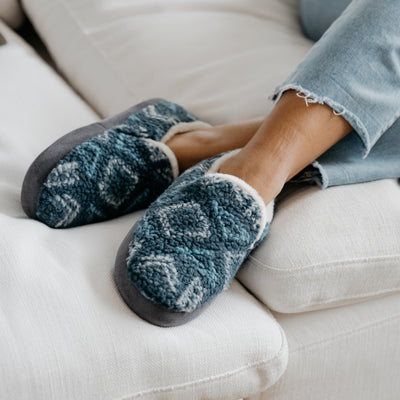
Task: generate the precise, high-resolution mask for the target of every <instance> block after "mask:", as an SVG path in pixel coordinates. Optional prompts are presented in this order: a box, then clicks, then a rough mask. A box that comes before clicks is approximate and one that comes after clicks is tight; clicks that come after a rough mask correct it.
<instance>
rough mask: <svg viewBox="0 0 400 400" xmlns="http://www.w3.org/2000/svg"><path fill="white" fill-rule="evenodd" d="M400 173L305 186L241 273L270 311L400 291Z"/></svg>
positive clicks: (283, 206)
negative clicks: (376, 178)
mask: <svg viewBox="0 0 400 400" xmlns="http://www.w3.org/2000/svg"><path fill="white" fill-rule="evenodd" d="M399 249H400V186H399V184H398V182H397V179H385V180H379V181H374V182H368V183H363V184H355V185H346V186H340V187H339V186H338V187H332V188H329V189H326V190H320V189H319V188H318V187H316V186H313V187H304V188H301V189H299V190H298V191H296V192H292V194H291V195H290V196H289V197H287V198H286V199H284V200H283V199H282V202H281V203H280V205H278V207H277V210H276V215H275V218H274V220H273V222H272V224H271V230H270V233H269V235H268V236H267V239H266V240H265V242H264V243H263V245H262V246H259V247H258V249H256V250H255V251H254V252H253V253H252V254H251V255H250V257H249V258H248V260H247V262H246V263H245V264H244V265H243V266H242V268H241V269H240V271H239V274H238V279H239V280H240V281H241V282H242V283H243V284H244V285H245V286H247V287H248V288H249V289H250V290H251V291H252V292H253V293H254V294H255V295H256V296H257V297H258V298H259V299H261V300H262V301H263V302H264V303H265V304H267V305H268V306H269V307H270V308H271V309H273V310H276V311H279V312H285V313H293V312H303V311H309V310H317V309H323V308H329V307H334V306H337V305H340V304H348V303H354V302H358V301H360V300H365V299H368V298H369V297H375V296H381V295H383V294H387V293H392V292H394V291H399V290H400V251H399Z"/></svg>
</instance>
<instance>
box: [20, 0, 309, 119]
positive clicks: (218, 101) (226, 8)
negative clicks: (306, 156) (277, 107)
mask: <svg viewBox="0 0 400 400" xmlns="http://www.w3.org/2000/svg"><path fill="white" fill-rule="evenodd" d="M23 4H24V6H25V9H26V12H27V13H28V14H29V16H30V18H31V19H32V21H33V23H34V25H35V27H36V29H37V30H38V32H39V34H40V35H41V37H42V38H43V40H44V41H45V42H46V43H47V45H48V48H49V50H50V52H51V53H52V54H53V56H54V58H55V60H56V62H57V64H58V65H59V67H60V69H61V70H62V71H63V73H64V74H65V75H66V76H67V77H68V79H69V80H70V82H71V83H72V84H73V85H74V86H75V87H76V88H77V89H78V90H79V91H80V93H82V95H83V96H84V97H85V98H86V99H87V100H88V101H89V103H90V104H91V105H92V106H93V107H94V108H95V109H96V110H97V111H98V112H100V113H101V114H102V115H111V114H114V113H117V112H119V111H121V110H122V109H124V108H127V107H128V106H130V105H132V104H135V103H137V102H138V101H141V100H146V99H148V98H151V97H163V98H166V99H168V100H173V101H176V102H177V103H181V104H182V105H184V106H185V107H187V108H189V109H190V110H191V111H193V112H194V113H195V115H198V116H199V117H200V118H202V119H206V120H207V121H208V122H210V123H218V122H225V121H233V120H240V119H244V118H252V117H258V116H260V115H263V114H265V113H266V112H267V110H268V108H270V107H271V105H272V103H271V102H270V101H268V100H267V96H268V95H269V94H271V93H272V92H273V89H274V88H275V86H276V85H277V84H279V83H281V82H282V81H283V79H284V78H286V76H287V75H288V74H289V72H290V71H291V69H292V68H293V66H294V65H295V64H296V63H297V62H298V61H300V60H301V58H302V57H303V55H304V54H305V53H306V51H307V50H308V49H309V48H310V46H311V42H310V41H309V40H307V39H305V38H304V37H302V35H301V33H300V32H301V31H300V27H299V25H298V23H297V22H296V16H297V8H296V0H284V1H283V0H252V1H248V0H218V1H204V0H155V1H147V2H146V1H143V0H118V1H115V0H86V1H85V2H82V1H78V0H74V1H71V0H58V1H56V2H55V1H53V0H24V1H23Z"/></svg>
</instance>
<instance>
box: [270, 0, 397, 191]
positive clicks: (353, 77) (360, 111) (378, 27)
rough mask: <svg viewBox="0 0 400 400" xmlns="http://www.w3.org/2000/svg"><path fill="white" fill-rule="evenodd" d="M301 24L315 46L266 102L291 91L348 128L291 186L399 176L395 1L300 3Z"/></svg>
mask: <svg viewBox="0 0 400 400" xmlns="http://www.w3.org/2000/svg"><path fill="white" fill-rule="evenodd" d="M300 18H301V23H302V26H303V30H304V33H305V35H306V36H308V37H309V38H310V39H312V40H314V41H316V40H317V42H316V43H315V44H314V46H313V47H312V48H311V50H310V51H309V53H308V54H307V55H306V56H305V58H304V59H303V61H302V62H301V63H300V64H299V65H298V66H297V68H296V69H295V71H293V73H292V74H291V75H290V76H289V77H288V78H287V79H286V80H285V81H284V82H283V83H282V84H281V85H279V86H278V87H277V88H276V90H275V93H274V94H273V96H272V99H273V100H275V101H277V100H278V99H279V97H280V95H281V94H282V93H283V92H284V91H286V90H288V89H295V90H297V91H298V92H300V94H301V95H303V96H304V98H305V101H306V102H307V103H312V102H318V103H326V104H328V105H329V106H330V107H331V108H333V110H334V112H335V113H337V114H340V115H342V116H343V118H345V119H346V120H347V121H348V122H349V123H350V124H351V126H352V127H353V129H354V130H353V131H352V132H351V133H349V134H348V135H347V136H345V137H344V138H343V139H342V140H340V141H339V142H338V143H336V144H335V145H334V146H333V147H331V148H330V149H329V150H327V151H326V152H325V153H324V154H322V155H321V156H320V157H319V158H317V159H316V160H315V161H314V162H313V163H312V164H311V165H310V166H309V167H307V168H305V170H304V171H302V172H301V173H300V174H298V175H297V176H296V177H294V180H296V179H299V181H301V180H303V179H304V180H305V181H307V180H313V181H315V182H316V183H317V184H319V185H320V186H321V188H323V189H325V188H327V187H329V186H337V185H345V184H352V183H361V182H368V181H373V180H378V179H385V178H398V177H400V119H399V117H400V22H399V21H400V1H399V0H379V1H377V0H353V1H350V0H335V1H331V0H300Z"/></svg>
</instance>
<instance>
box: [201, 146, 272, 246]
mask: <svg viewBox="0 0 400 400" xmlns="http://www.w3.org/2000/svg"><path fill="white" fill-rule="evenodd" d="M239 151H240V149H237V150H233V151H230V152H229V153H227V154H225V155H223V156H222V157H220V158H219V159H218V160H216V161H215V162H214V163H213V164H212V165H211V167H210V169H209V170H208V171H207V172H206V174H205V175H207V176H210V177H215V178H216V179H221V180H226V181H230V182H232V183H234V184H235V185H237V186H239V187H240V188H241V189H242V190H243V191H245V192H246V193H247V194H249V195H250V196H251V197H252V198H253V199H254V201H255V202H256V203H257V204H258V207H259V208H260V211H261V217H260V220H259V223H260V230H259V232H258V235H257V237H256V239H255V240H254V242H253V244H252V245H251V248H253V246H254V245H255V243H257V242H258V240H259V239H260V237H261V235H262V233H263V232H264V229H265V226H266V225H267V223H270V222H271V221H272V217H273V216H274V204H275V201H274V200H272V201H270V202H269V203H268V204H267V205H265V203H264V200H263V199H262V197H261V196H260V195H259V193H258V192H257V190H256V189H254V188H253V187H252V186H250V185H249V184H248V183H247V182H245V181H244V180H243V179H240V178H238V177H237V176H234V175H230V174H223V173H221V172H218V170H219V168H220V166H221V165H222V163H223V162H224V161H225V160H227V159H228V158H230V157H232V156H234V155H235V154H237V153H238V152H239Z"/></svg>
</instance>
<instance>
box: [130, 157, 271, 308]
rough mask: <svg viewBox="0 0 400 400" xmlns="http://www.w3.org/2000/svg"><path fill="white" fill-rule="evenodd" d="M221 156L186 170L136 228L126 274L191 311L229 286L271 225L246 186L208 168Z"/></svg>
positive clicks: (158, 297)
mask: <svg viewBox="0 0 400 400" xmlns="http://www.w3.org/2000/svg"><path fill="white" fill-rule="evenodd" d="M218 157H219V156H217V157H214V158H212V159H209V160H206V161H203V162H201V163H200V164H198V165H196V166H195V167H193V168H192V169H190V170H188V171H186V172H185V173H184V174H182V175H181V176H180V177H179V178H178V179H177V180H176V181H175V182H174V183H173V184H172V185H171V186H170V187H169V188H168V189H167V190H166V191H165V192H164V193H163V194H162V195H161V196H160V197H159V198H158V199H157V200H156V201H155V202H154V203H152V204H151V206H150V207H149V209H148V210H147V212H146V214H145V215H144V216H143V217H142V218H141V219H140V220H139V221H138V225H137V227H136V229H135V231H134V232H133V234H132V240H131V242H130V245H129V255H128V259H127V269H128V276H129V279H130V280H131V282H132V283H133V284H134V285H135V286H136V288H137V289H138V290H139V291H140V293H141V294H142V295H143V296H144V297H145V298H147V299H149V300H151V301H152V302H154V303H156V304H158V305H161V306H162V307H165V308H167V309H169V310H172V311H177V312H182V311H185V312H192V311H194V310H195V309H197V308H199V307H201V306H202V305H203V304H205V303H206V302H208V301H210V300H211V299H213V298H214V297H215V296H217V295H218V294H219V293H221V292H222V291H224V290H225V289H227V288H228V286H229V284H230V283H231V281H232V279H233V278H234V276H235V274H236V272H237V270H238V269H239V267H240V265H241V264H242V263H243V261H244V260H245V259H246V257H247V255H248V254H249V252H250V251H251V250H252V248H254V246H255V245H257V244H258V243H259V241H260V240H258V238H259V233H260V230H262V229H263V235H262V236H263V237H264V236H265V235H266V233H267V232H268V229H269V222H268V223H267V224H266V226H265V227H262V226H261V225H260V224H261V209H260V206H259V203H257V202H256V200H255V199H254V198H253V197H252V195H251V194H249V192H247V191H246V190H244V189H243V188H242V187H241V186H240V185H238V184H236V183H234V182H232V181H230V180H227V179H226V178H224V175H222V174H206V171H208V169H209V168H210V166H211V164H212V163H213V162H214V161H215V160H216V159H218ZM256 241H257V243H256Z"/></svg>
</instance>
